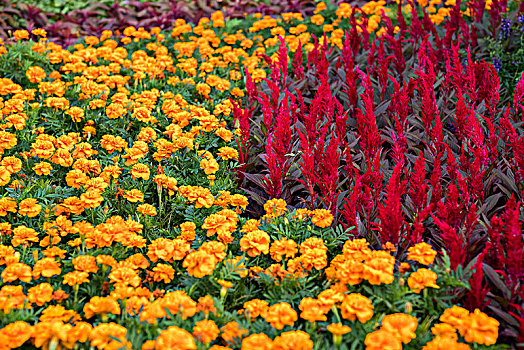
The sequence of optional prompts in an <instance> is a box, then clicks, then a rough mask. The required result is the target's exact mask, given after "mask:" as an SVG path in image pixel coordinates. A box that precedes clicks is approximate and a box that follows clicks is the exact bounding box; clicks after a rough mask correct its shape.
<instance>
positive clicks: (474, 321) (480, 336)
mask: <svg viewBox="0 0 524 350" xmlns="http://www.w3.org/2000/svg"><path fill="white" fill-rule="evenodd" d="M465 323H466V327H464V328H461V329H462V332H461V333H460V334H461V335H462V336H464V340H465V341H467V342H468V343H477V344H483V345H487V346H489V345H493V344H495V343H496V342H497V338H498V334H499V325H500V323H499V321H497V320H496V319H494V318H492V317H489V316H488V315H486V314H485V313H483V312H482V311H480V310H479V309H475V311H473V312H472V313H470V314H469V316H468V317H467V318H466V320H465Z"/></svg>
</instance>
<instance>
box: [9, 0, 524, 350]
mask: <svg viewBox="0 0 524 350" xmlns="http://www.w3.org/2000/svg"><path fill="white" fill-rule="evenodd" d="M322 4H323V3H321V4H319V5H318V7H317V10H316V11H315V12H316V14H315V15H314V16H312V17H311V18H303V16H302V15H301V14H297V13H284V14H282V16H281V17H282V18H278V19H277V18H274V17H263V16H249V17H247V18H246V20H245V21H238V20H227V19H225V18H224V16H223V14H222V13H221V12H215V13H214V14H212V15H211V18H210V19H207V18H204V19H202V20H200V21H199V23H198V24H197V25H193V24H190V23H186V22H185V21H184V20H181V19H179V20H177V21H176V22H175V24H174V28H173V29H172V30H171V32H162V31H161V29H160V28H153V29H151V30H149V31H147V30H145V29H143V28H139V29H136V28H133V27H129V28H126V29H125V30H124V31H123V33H122V35H121V36H114V35H113V34H114V33H112V32H110V31H106V32H104V33H102V35H101V36H99V37H96V36H88V37H86V38H85V39H84V40H82V41H81V42H79V43H77V44H76V45H74V46H72V47H70V48H69V49H64V48H62V47H60V46H59V45H57V44H54V43H52V42H50V41H47V40H46V34H47V33H46V31H45V30H43V29H35V30H33V31H32V32H31V33H29V32H27V31H23V30H19V31H15V32H14V37H13V40H12V43H10V44H7V45H6V46H5V47H3V46H2V47H1V48H0V52H1V53H2V57H0V68H2V71H3V72H5V73H4V75H5V76H4V77H3V78H2V79H0V96H1V99H0V107H1V128H0V129H1V130H0V150H1V153H2V158H1V160H0V220H1V222H0V238H1V242H0V243H1V244H0V277H1V279H2V285H1V287H0V325H1V326H2V328H0V340H2V341H0V347H4V348H6V349H11V348H20V347H26V348H32V347H36V348H45V349H57V348H64V349H73V348H80V349H82V348H85V349H89V348H97V349H122V348H129V349H140V348H141V349H213V350H219V349H313V348H316V349H327V348H335V349H361V348H365V349H369V350H371V349H402V348H404V349H426V350H430V349H443V348H453V349H455V348H457V349H487V348H490V349H502V348H507V346H505V345H503V344H502V343H512V344H515V343H516V342H517V341H522V339H521V338H518V333H516V334H515V330H518V329H519V327H520V329H522V327H523V326H522V325H523V324H524V322H523V320H524V318H522V315H521V314H519V313H518V308H519V305H518V303H519V302H522V295H520V296H519V293H520V291H519V286H520V284H521V283H522V278H523V275H522V272H523V271H524V267H523V266H521V265H522V264H520V263H521V261H522V259H520V258H522V251H523V250H522V246H523V242H522V233H521V228H520V227H521V226H520V222H521V221H520V220H521V218H520V207H519V204H518V202H517V201H516V200H515V197H517V198H520V197H519V196H520V195H521V189H520V190H519V187H518V186H519V181H522V179H521V178H520V177H518V176H520V175H517V176H516V177H515V178H514V180H513V181H514V182H513V186H512V185H511V184H512V183H511V182H509V185H507V186H508V188H506V187H504V185H500V184H499V185H498V188H499V189H500V190H499V191H498V192H496V193H495V194H492V193H491V192H490V193H486V191H485V190H484V188H488V187H486V186H485V185H484V187H483V183H482V181H483V179H484V178H486V177H487V178H489V177H490V172H491V171H493V168H494V164H496V163H502V162H504V161H505V162H508V163H509V166H508V167H507V168H502V167H500V171H499V172H498V173H497V174H498V176H500V177H504V176H506V177H508V172H510V171H515V173H516V174H520V172H521V171H522V170H521V168H520V166H521V164H520V162H519V159H520V158H518V157H519V156H518V155H519V154H520V151H519V150H520V148H519V147H520V140H521V137H519V135H518V133H519V131H520V129H519V127H520V126H519V124H518V123H517V121H518V120H519V118H521V116H520V114H521V113H524V108H522V105H521V98H522V92H523V91H524V90H522V89H523V85H522V84H523V83H524V80H521V81H520V82H519V83H517V85H516V88H515V94H514V98H513V100H512V103H511V104H510V105H509V106H508V108H507V109H504V110H503V111H500V112H499V110H498V108H499V107H497V105H498V102H499V101H498V98H499V97H498V95H497V94H496V93H493V94H490V93H489V92H495V91H498V85H497V83H498V80H497V74H496V71H495V70H494V69H493V67H492V66H491V65H490V64H486V63H478V64H477V63H473V62H472V61H466V62H465V63H463V62H462V61H461V60H460V53H459V51H458V47H457V48H455V49H453V48H452V47H447V46H441V51H439V46H438V45H439V44H438V43H441V44H442V42H444V44H442V45H445V43H446V41H445V40H443V41H440V39H441V37H440V36H439V35H440V34H439V33H438V32H437V30H440V29H438V28H440V27H439V26H438V25H437V24H436V23H440V22H441V18H440V17H438V16H441V17H442V21H444V17H447V16H448V15H451V18H450V20H449V22H446V21H444V22H443V24H442V27H441V28H445V30H446V33H451V32H452V33H458V34H457V35H459V34H461V33H462V34H463V33H464V32H462V31H461V30H462V29H464V28H463V27H461V23H462V22H460V21H459V20H458V18H459V17H460V18H463V14H460V13H459V12H458V11H455V12H454V11H451V12H450V10H445V11H441V10H438V9H437V8H435V10H434V11H433V10H431V11H432V12H431V13H433V14H432V15H431V16H430V15H428V13H427V12H425V10H422V9H421V8H419V7H416V6H413V7H411V6H406V7H402V6H399V7H398V13H397V15H394V13H393V12H389V13H387V14H386V11H385V10H386V9H387V8H386V7H384V5H385V4H384V3H370V4H368V5H365V6H364V8H363V10H362V11H361V12H359V11H356V10H353V9H352V8H351V7H350V6H348V5H347V4H342V5H340V6H339V7H337V8H335V7H326V6H324V5H322ZM426 5H428V6H433V5H436V4H433V5H429V4H426ZM451 6H452V5H445V4H440V5H438V6H437V7H440V8H445V9H447V8H448V7H450V8H451ZM497 6H498V5H497ZM382 11H384V12H383V13H382ZM428 11H429V10H428ZM444 12H445V16H444ZM439 13H440V15H439ZM323 14H324V15H325V16H324V15H323ZM403 14H406V16H408V14H410V15H409V16H411V19H409V18H408V19H407V21H408V23H411V27H408V25H407V24H406V22H405V20H406V19H405V18H404V17H403ZM453 14H455V15H453ZM387 15H389V16H391V18H392V20H390V19H389V18H390V17H388V16H387ZM375 16H376V17H375ZM419 16H420V18H421V19H422V22H421V21H420V19H419ZM435 16H437V17H435ZM464 16H467V14H464ZM329 18H333V20H329V21H326V19H329ZM402 19H404V21H403V20H402ZM391 21H393V22H391ZM409 21H411V22H409ZM428 21H429V22H428ZM453 21H455V22H453ZM456 21H458V22H456ZM468 21H469V20H468ZM413 23H414V24H413ZM416 23H418V25H419V26H420V27H417V25H416ZM449 23H455V24H456V26H455V24H449ZM457 23H458V24H457ZM464 23H466V22H464ZM379 24H380V25H379ZM422 26H425V27H427V28H426V29H428V30H430V27H431V28H434V29H435V33H434V34H433V36H432V37H430V38H428V37H424V36H422V35H420V33H421V32H419V31H421V30H422ZM453 26H455V27H453ZM335 28H336V29H335ZM408 28H410V29H408ZM413 28H416V29H413ZM468 28H469V27H468ZM344 29H348V33H347V34H345V33H344ZM323 33H326V35H325V36H324V37H321V36H320V35H322V34H323ZM312 34H316V35H318V36H319V39H317V38H316V37H314V36H313V35H312ZM395 34H397V36H395ZM370 35H373V37H374V38H377V39H375V40H373V44H372V45H370V44H369V43H370V42H369V40H370ZM452 35H453V34H452ZM30 38H32V39H35V41H28V39H30ZM404 40H405V41H408V40H409V41H411V43H412V50H411V49H406V52H403V50H402V48H400V49H399V45H401V43H402V42H403V41H404ZM385 43H387V44H385ZM421 43H425V44H426V45H420V44H421ZM435 43H436V44H435ZM472 43H473V41H471V42H467V43H466V45H471V44H472ZM433 44H435V45H437V46H436V47H437V48H436V49H435V50H434V51H431V48H432V47H433V46H432V45H433ZM448 44H449V43H448ZM384 45H386V46H384ZM406 47H407V46H406ZM465 48H466V49H468V48H471V46H466V47H465ZM395 49H396V50H397V51H395ZM370 50H372V51H371V52H373V53H376V54H377V61H376V62H374V61H373V59H372V58H371V59H368V60H367V62H368V70H367V72H366V73H367V74H366V73H365V72H364V71H362V70H361V69H364V68H365V67H363V66H362V55H368V54H369V52H370ZM399 50H400V51H399ZM408 51H409V52H408ZM333 53H335V54H338V55H339V58H340V59H339V60H338V59H337V60H333V61H332V63H331V64H330V62H329V55H331V54H333ZM395 53H396V56H395ZM389 54H391V55H389ZM409 55H412V56H409ZM439 55H442V56H439ZM368 56H369V57H373V55H368ZM436 57H440V58H442V59H443V60H444V61H447V64H448V66H447V67H448V73H447V74H445V72H441V70H442V67H441V66H439V65H438V63H439V62H438V61H437V60H436V59H435V58H436ZM404 58H406V60H405V61H404ZM337 62H338V63H337ZM390 62H391V66H390ZM333 66H334V67H333ZM359 66H360V67H361V68H358V67H359ZM411 67H413V70H411V71H410V69H412V68H411ZM452 67H453V68H454V69H451V68H452ZM472 67H473V68H472ZM477 72H478V74H479V75H480V76H481V77H482V78H483V79H485V80H482V81H483V82H485V84H480V83H478V81H481V80H480V79H479V80H477V83H475V77H476V76H477V75H476V74H477ZM482 74H484V75H482ZM413 75H416V79H412V80H411V81H412V82H411V81H410V82H409V83H408V82H407V81H404V80H400V79H399V77H408V76H411V77H413ZM437 76H438V77H439V78H440V77H444V78H443V79H445V84H444V85H442V87H439V85H438V84H437V83H436V79H437ZM337 84H338V85H337ZM388 84H391V85H388ZM435 85H436V88H435ZM415 90H416V91H417V94H416V95H415V94H414V91H415ZM375 91H376V92H375ZM435 91H437V92H435ZM440 91H444V92H445V93H443V95H442V96H444V97H443V98H447V100H446V104H444V105H443V106H441V105H439V104H438V103H437V102H438V101H439V100H437V99H436V96H438V97H440V96H441V95H439V92H440ZM495 96H496V97H495ZM386 97H387V101H393V102H392V103H391V104H389V107H388V106H384V107H380V106H375V100H386ZM461 98H462V99H461ZM502 98H503V99H504V97H502ZM464 99H466V100H464ZM450 106H452V107H450ZM480 106H481V107H480ZM439 108H447V110H451V111H452V112H448V113H455V114H456V117H455V118H454V119H450V120H451V122H450V123H451V124H453V125H455V127H456V129H457V130H456V131H455V132H454V133H451V132H450V133H447V132H444V125H443V121H442V120H443V119H440V115H439V113H438V111H439ZM468 108H469V109H468ZM481 108H482V109H481ZM381 110H382V111H381ZM385 111H387V113H388V115H389V116H390V120H389V121H390V122H391V121H392V122H391V123H390V124H389V125H388V124H387V123H388V119H386V118H384V119H380V117H379V116H380V115H381V114H380V113H385ZM414 111H416V112H417V113H415V112H414ZM418 113H420V115H422V118H420V117H418V119H417V118H416V117H414V116H413V115H414V114H417V115H418ZM475 113H483V116H485V117H484V119H480V117H479V119H478V120H477V116H476V114H475ZM499 113H503V116H502V117H501V118H498V117H497V118H495V115H499ZM519 113H520V114H519ZM444 115H445V112H444V111H442V116H443V117H444ZM375 116H377V117H378V118H377V119H376V118H375ZM461 118H462V119H461ZM419 119H420V120H419ZM479 120H480V121H479ZM395 123H396V124H395ZM392 130H393V131H394V132H393V133H392ZM414 130H415V131H414ZM502 132H504V134H502ZM386 134H387V135H392V136H391V139H390V138H389V136H388V137H386V138H385V139H383V135H386ZM413 135H414V136H413ZM504 135H506V136H507V138H506V140H504V139H503V136H504ZM457 140H458V141H457ZM388 144H389V146H388ZM486 145H489V147H491V148H488V146H486ZM386 154H387V155H386ZM445 154H446V155H447V156H446V158H445V157H444V155H445ZM458 154H459V155H460V156H458ZM258 155H260V157H257V156H258ZM512 155H514V156H512ZM475 159H477V160H478V161H477V162H476V161H475ZM258 160H260V162H259V161H258ZM444 160H445V161H444ZM426 163H427V164H428V167H430V170H432V171H433V174H432V175H429V174H428V173H427V170H426V167H425V165H426ZM452 167H454V168H453V169H454V171H452V170H453V169H452ZM442 169H443V170H442ZM439 171H440V172H439ZM291 184H292V185H293V186H298V187H296V188H292V186H291ZM257 186H258V189H257ZM344 186H346V187H344ZM493 186H497V185H493ZM242 188H244V189H242ZM514 188H516V190H514ZM501 193H502V195H501ZM512 195H513V196H512ZM491 196H495V197H494V198H495V199H489V198H491ZM248 197H249V199H248ZM282 198H285V199H286V200H284V199H282ZM343 198H345V199H346V200H345V203H346V204H345V205H344V201H343V200H342V199H343ZM459 198H460V199H459ZM486 198H487V199H488V200H486ZM299 199H302V200H299ZM257 203H258V206H257ZM486 203H488V204H486ZM497 206H499V207H500V208H499V207H497ZM485 207H486V208H485ZM479 208H480V209H484V210H486V212H485V213H486V214H485V216H486V217H487V218H489V220H490V224H491V225H490V229H489V242H490V243H489V244H488V245H487V248H484V246H482V244H483V243H484V242H485V240H486V234H485V233H483V232H482V231H481V230H480V226H481V225H482V224H483V223H484V222H485V221H483V220H485V218H484V217H481V214H482V215H484V212H481V213H477V211H479ZM406 212H407V213H406ZM452 219H453V220H452ZM486 220H487V219H486ZM435 227H436V228H437V229H438V230H440V231H435ZM475 234H477V235H478V236H480V238H478V239H474V238H475V236H474V235H475ZM428 243H429V244H428ZM496 259H498V263H499V264H503V265H504V266H497V267H495V268H492V267H490V265H493V262H492V260H493V261H495V262H496ZM519 259H520V260H519ZM486 261H489V264H490V265H488V264H487V262H486ZM483 265H484V268H485V271H486V273H485V274H484V273H483V270H482V266H483ZM495 270H497V272H496V271H495ZM488 283H489V284H488ZM491 285H495V286H496V289H495V288H494V287H491V290H492V293H490V294H488V291H489V288H490V286H491ZM470 286H471V289H470ZM505 288H506V289H505ZM498 293H501V294H502V296H501V297H499V296H498ZM488 300H492V302H489V303H488ZM512 305H514V306H512ZM510 308H513V309H510ZM468 309H469V310H468ZM510 311H512V313H509V312H510ZM488 313H489V315H488ZM501 326H502V327H501ZM499 328H500V329H501V330H503V331H504V332H499ZM499 333H500V335H501V336H500V338H499ZM497 342H498V344H497Z"/></svg>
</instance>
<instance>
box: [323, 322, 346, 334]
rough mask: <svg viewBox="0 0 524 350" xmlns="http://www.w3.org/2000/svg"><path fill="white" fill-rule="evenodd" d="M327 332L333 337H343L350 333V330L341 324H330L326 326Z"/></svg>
mask: <svg viewBox="0 0 524 350" xmlns="http://www.w3.org/2000/svg"><path fill="white" fill-rule="evenodd" d="M327 330H328V331H329V332H330V333H331V334H333V335H344V334H347V333H349V332H351V328H350V327H348V326H346V325H343V324H342V323H332V324H330V325H328V326H327Z"/></svg>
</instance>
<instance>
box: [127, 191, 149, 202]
mask: <svg viewBox="0 0 524 350" xmlns="http://www.w3.org/2000/svg"><path fill="white" fill-rule="evenodd" d="M124 198H125V199H127V200H128V201H130V202H131V203H136V202H143V201H144V194H143V193H142V191H140V190H137V189H136V188H134V189H132V190H130V191H126V192H125V194H124Z"/></svg>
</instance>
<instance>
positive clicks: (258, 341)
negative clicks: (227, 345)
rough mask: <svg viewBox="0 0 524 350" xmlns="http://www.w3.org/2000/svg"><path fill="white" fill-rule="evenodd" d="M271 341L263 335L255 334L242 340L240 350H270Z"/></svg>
mask: <svg viewBox="0 0 524 350" xmlns="http://www.w3.org/2000/svg"><path fill="white" fill-rule="evenodd" d="M272 346H273V340H272V339H271V338H270V337H268V336H267V335H265V334H264V333H258V334H257V333H255V334H251V335H250V336H248V337H246V338H244V339H242V347H241V348H240V350H255V349H256V350H271V349H272V348H273V347H272Z"/></svg>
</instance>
